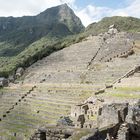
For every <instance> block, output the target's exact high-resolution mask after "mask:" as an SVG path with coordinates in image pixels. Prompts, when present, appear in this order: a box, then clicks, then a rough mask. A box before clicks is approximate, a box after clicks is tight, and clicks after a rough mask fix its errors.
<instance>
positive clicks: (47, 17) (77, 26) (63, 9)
mask: <svg viewBox="0 0 140 140" xmlns="http://www.w3.org/2000/svg"><path fill="white" fill-rule="evenodd" d="M37 18H38V20H39V21H43V22H44V21H46V22H47V23H50V24H53V23H57V22H58V23H63V24H65V25H67V26H68V28H69V29H70V31H71V32H72V33H79V32H80V31H81V30H82V29H84V26H83V25H82V22H81V20H80V19H79V18H78V17H77V16H76V15H75V13H74V11H73V10H72V9H71V8H70V7H69V6H68V5H67V4H66V3H65V4H62V5H58V6H55V7H52V8H48V9H46V10H45V11H44V12H42V13H40V14H39V15H37Z"/></svg>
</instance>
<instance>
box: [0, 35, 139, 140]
mask: <svg viewBox="0 0 140 140" xmlns="http://www.w3.org/2000/svg"><path fill="white" fill-rule="evenodd" d="M103 44H104V42H103V40H102V39H101V38H100V37H98V36H97V37H92V39H90V40H87V41H83V42H80V43H77V44H74V45H71V46H70V47H68V48H65V49H63V50H60V51H58V52H55V53H53V54H51V55H50V56H48V57H46V58H44V59H42V60H40V61H38V62H36V63H35V64H33V65H32V66H31V67H29V68H28V69H27V70H26V72H25V75H24V76H23V78H24V81H23V85H22V86H28V88H25V89H26V90H25V89H24V90H21V87H22V86H19V87H17V89H16V91H14V90H13V92H12V91H11V90H10V89H9V90H8V92H7V91H3V95H2V97H0V104H1V110H0V114H1V121H0V130H1V131H0V136H1V137H3V138H5V139H11V138H12V139H17V138H18V137H19V139H21V140H22V139H28V138H29V136H30V135H31V133H32V132H33V131H34V129H36V128H38V127H39V126H41V125H44V124H56V121H57V119H59V117H60V116H63V115H65V116H67V115H69V114H70V109H71V105H75V104H77V103H79V102H82V101H84V100H85V99H87V98H88V97H90V96H91V95H93V94H94V92H95V91H97V90H98V89H100V88H103V87H104V86H105V84H111V83H112V82H114V81H115V80H116V79H118V78H120V77H121V76H122V75H124V74H125V73H126V72H127V71H129V70H130V69H132V68H133V67H134V66H135V65H137V64H139V60H140V54H139V53H140V52H138V53H137V52H136V53H135V54H133V55H131V56H128V57H127V58H117V57H116V58H113V59H112V60H111V61H109V62H104V61H99V59H97V57H98V55H99V53H101V52H102V54H103V55H104V56H106V55H109V56H110V57H113V56H112V53H109V54H108V52H109V51H107V52H106V51H105V52H104V53H103V51H102V48H101V47H105V46H102V45H103ZM113 46H114V47H115V48H116V45H112V46H111V48H110V47H109V46H108V49H110V50H111V52H112V51H114V50H115V48H114V50H113ZM130 47H131V46H129V45H128V48H127V46H125V48H126V50H124V48H123V45H121V46H120V47H119V48H123V50H122V51H123V52H124V51H127V50H129V48H130ZM120 52H121V50H120V51H119V53H120ZM117 53H118V51H117ZM100 56H101V55H100ZM11 87H13V86H11ZM20 93H21V95H22V96H20ZM0 95H1V94H0ZM14 95H15V96H14ZM18 97H19V98H18ZM7 101H8V103H7ZM13 104H14V108H13ZM11 108H13V109H12V110H11V111H10V112H7V111H9V109H11ZM3 115H4V116H3ZM5 115H6V116H5Z"/></svg>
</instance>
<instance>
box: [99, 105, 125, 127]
mask: <svg viewBox="0 0 140 140" xmlns="http://www.w3.org/2000/svg"><path fill="white" fill-rule="evenodd" d="M127 112H128V104H127V103H121V104H120V103H113V104H109V105H104V106H103V107H102V108H100V109H99V115H98V127H99V128H109V127H112V126H115V125H117V124H118V123H121V122H123V121H125V117H126V115H127Z"/></svg>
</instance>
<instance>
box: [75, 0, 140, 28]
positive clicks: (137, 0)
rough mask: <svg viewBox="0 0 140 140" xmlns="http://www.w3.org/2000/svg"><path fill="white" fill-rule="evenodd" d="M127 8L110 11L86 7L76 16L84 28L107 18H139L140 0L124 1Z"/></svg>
mask: <svg viewBox="0 0 140 140" xmlns="http://www.w3.org/2000/svg"><path fill="white" fill-rule="evenodd" d="M126 1H127V2H128V3H127V7H125V8H121V9H112V8H108V7H97V6H94V5H88V6H86V7H85V8H84V9H82V10H80V11H77V12H76V13H77V15H78V16H79V17H80V18H81V20H82V22H83V24H84V25H85V26H87V25H89V24H90V23H92V22H96V21H99V20H101V19H102V18H103V17H109V16H133V17H138V18H140V0H126Z"/></svg>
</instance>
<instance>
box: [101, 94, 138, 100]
mask: <svg viewBox="0 0 140 140" xmlns="http://www.w3.org/2000/svg"><path fill="white" fill-rule="evenodd" d="M104 95H105V96H112V97H117V98H130V99H140V94H139V95H138V94H127V93H105V94H104Z"/></svg>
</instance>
